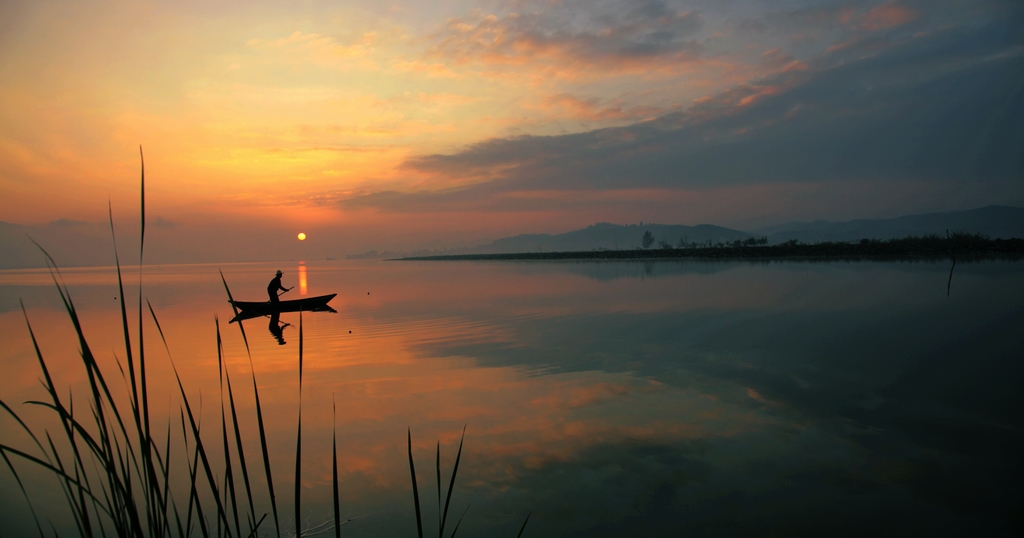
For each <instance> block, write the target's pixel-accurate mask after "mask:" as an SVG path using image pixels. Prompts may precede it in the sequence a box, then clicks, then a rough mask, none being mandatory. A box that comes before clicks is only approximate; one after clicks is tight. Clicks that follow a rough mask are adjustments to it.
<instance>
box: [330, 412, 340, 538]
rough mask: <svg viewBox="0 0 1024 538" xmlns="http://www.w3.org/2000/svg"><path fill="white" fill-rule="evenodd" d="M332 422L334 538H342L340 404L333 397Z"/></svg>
mask: <svg viewBox="0 0 1024 538" xmlns="http://www.w3.org/2000/svg"><path fill="white" fill-rule="evenodd" d="M331 422H332V424H333V426H334V429H333V432H332V443H333V444H332V445H331V466H332V468H331V471H332V481H331V483H332V485H333V486H334V538H341V503H340V502H339V498H338V404H337V402H335V401H334V395H333V394H332V395H331Z"/></svg>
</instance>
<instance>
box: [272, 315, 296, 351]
mask: <svg viewBox="0 0 1024 538" xmlns="http://www.w3.org/2000/svg"><path fill="white" fill-rule="evenodd" d="M289 325H291V323H284V324H282V323H281V314H278V313H277V312H274V313H273V314H271V315H270V327H268V328H269V329H270V334H272V335H274V339H275V340H277V345H279V346H283V345H285V341H284V328H285V327H287V326H289Z"/></svg>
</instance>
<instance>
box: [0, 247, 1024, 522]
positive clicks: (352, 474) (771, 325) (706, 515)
mask: <svg viewBox="0 0 1024 538" xmlns="http://www.w3.org/2000/svg"><path fill="white" fill-rule="evenodd" d="M958 266H960V269H957V279H958V295H957V297H949V298H947V297H946V296H945V294H942V293H941V291H942V290H941V284H942V283H943V281H947V282H948V280H947V279H948V270H949V267H948V265H945V264H943V263H932V264H928V263H923V264H899V263H891V264H890V263H852V264H842V263H840V264H800V263H786V264H744V263H739V264H737V263H696V264H687V263H679V262H676V263H670V264H662V263H657V264H653V265H645V264H642V263H633V264H630V263H621V264H608V263H604V264H602V263H594V264H554V263H536V264H528V263H521V264H495V263H479V264H473V263H467V264H444V263H408V264H406V263H381V262H366V263H348V262H337V263H332V264H325V265H322V266H321V265H319V264H314V265H311V266H310V267H308V269H307V271H308V273H311V274H310V277H311V278H310V284H311V285H313V286H314V287H313V288H311V289H310V292H311V293H314V294H315V293H323V292H324V291H332V292H337V293H338V300H335V301H334V302H333V304H334V305H335V306H336V307H337V310H338V312H337V314H335V315H331V316H303V324H304V339H305V340H304V342H305V354H306V355H305V360H306V363H305V364H306V365H307V368H308V369H307V372H306V375H307V377H306V381H305V385H304V387H303V390H304V395H303V413H304V422H303V451H304V452H303V455H304V463H303V473H304V474H303V480H302V482H301V487H302V488H303V490H302V491H303V494H302V498H303V503H304V517H306V518H308V521H309V522H310V524H314V523H318V522H320V521H323V520H326V519H327V518H329V517H330V513H331V510H332V508H331V506H332V497H331V489H330V476H331V459H330V447H331V433H332V430H331V427H332V407H331V405H332V397H334V398H336V399H337V400H336V401H337V409H338V419H337V425H338V440H339V454H338V462H339V474H340V476H341V481H342V490H341V492H340V493H341V496H342V498H341V502H342V507H343V508H342V512H343V516H345V517H351V516H366V517H360V518H359V519H357V521H355V522H353V523H352V524H351V525H350V526H346V528H345V531H347V532H349V533H352V534H357V535H376V536H388V535H400V534H408V533H410V531H411V532H415V531H414V529H415V527H414V525H415V523H414V521H415V516H414V513H413V509H412V506H411V500H410V498H411V495H409V493H410V492H409V483H408V481H409V470H408V466H407V459H406V454H405V452H404V451H405V444H404V443H405V431H406V430H405V428H406V426H410V427H411V428H412V431H413V439H414V441H415V443H416V444H414V447H413V450H414V452H415V456H416V461H417V463H419V462H421V461H431V460H433V458H434V450H435V447H436V445H435V440H439V441H440V445H441V452H442V455H443V458H444V459H445V461H443V462H442V464H441V465H442V467H444V468H450V467H451V464H452V461H451V459H452V458H453V457H454V453H455V450H456V449H457V447H458V437H459V434H460V432H461V429H462V426H463V424H465V423H468V424H469V428H468V431H467V436H466V451H465V452H464V453H463V456H462V458H463V459H462V464H461V467H460V471H459V483H458V484H457V485H456V490H455V495H454V499H453V501H454V502H455V503H456V504H455V505H454V508H453V509H455V510H457V511H459V512H460V513H461V510H462V509H463V508H464V507H465V505H466V504H468V503H470V502H472V509H471V510H470V512H469V514H468V515H467V516H466V520H465V523H464V524H463V527H465V529H461V530H464V532H466V534H467V535H493V534H499V535H514V532H515V530H516V529H517V525H518V524H521V522H522V519H523V517H524V516H525V514H526V513H527V512H533V514H534V515H533V517H531V520H530V527H529V528H528V530H527V532H526V535H530V536H621V535H639V534H643V535H677V534H686V533H689V534H703V535H720V536H721V535H732V536H739V535H744V536H747V535H765V534H778V535H794V534H879V533H881V534H909V535H921V534H925V533H929V534H935V535H965V534H978V535H998V534H1000V533H1007V529H1009V528H1011V527H1012V526H1013V524H1014V522H1015V521H1018V520H1017V519H1015V518H1016V516H1015V515H1014V513H1015V509H1016V507H1019V506H1020V504H1021V493H1020V492H1019V484H1020V483H1021V479H1022V478H1024V473H1022V468H1021V465H1020V463H1019V456H1018V454H1019V453H1021V452H1022V450H1024V434H1022V433H1021V432H1022V431H1024V429H1022V426H1024V424H1022V418H1021V416H1020V413H1019V410H1020V409H1022V408H1024V393H1022V392H1021V391H1020V390H1019V386H1020V384H1021V383H1022V382H1024V366H1022V365H1021V363H1020V361H1019V352H1020V349H1021V348H1022V343H1024V341H1022V337H1021V336H1020V335H1019V327H1020V326H1022V325H1024V278H1021V277H1022V276H1024V267H1022V266H1021V264H1014V263H1011V262H993V263H984V264H968V263H965V264H958ZM268 267H269V266H267V265H263V264H246V265H238V266H230V267H225V268H224V272H225V275H226V276H227V278H228V280H229V281H230V282H231V285H232V289H236V288H237V289H260V287H261V286H262V284H263V279H264V278H265V276H264V275H265V274H266V273H267V271H268ZM163 271H164V272H162V273H159V274H154V275H147V276H146V282H147V286H150V287H149V288H148V289H147V291H146V294H147V299H149V300H150V301H151V302H152V303H153V305H154V309H155V310H156V311H157V313H158V314H159V315H160V319H161V324H162V326H163V328H164V330H165V332H166V333H167V339H168V342H169V346H170V348H171V351H172V353H173V354H174V358H175V362H176V364H177V365H178V367H179V369H180V371H181V372H182V375H183V378H184V380H185V383H186V390H188V391H189V392H190V397H191V395H193V394H194V395H196V398H197V401H198V398H199V396H200V395H205V396H206V401H207V406H206V408H205V410H204V413H205V414H206V415H207V416H206V419H207V420H212V421H214V422H213V424H216V421H217V420H219V417H218V416H217V414H218V413H219V410H217V409H216V407H217V406H216V403H214V404H212V405H211V404H210V403H209V398H210V395H216V394H217V391H218V380H217V374H216V372H217V368H216V350H215V349H214V347H213V346H212V344H211V342H212V336H213V323H212V316H213V314H214V313H218V314H221V315H224V314H228V315H230V311H229V310H228V306H227V305H225V304H224V298H223V289H222V287H221V285H220V281H219V277H218V276H217V275H216V268H204V267H196V268H166V269H164V270H163ZM313 273H315V275H314V274H313ZM76 274H80V278H79V277H78V276H75V277H73V278H79V280H76V281H75V282H76V283H75V284H72V292H73V294H74V297H75V300H76V304H78V306H79V308H80V311H81V313H82V317H83V319H84V320H85V324H86V328H87V329H88V330H89V334H90V335H92V337H94V338H96V340H95V341H91V343H92V344H93V348H94V349H97V350H119V349H121V348H120V347H119V345H118V344H117V340H118V334H119V330H120V329H119V327H120V313H119V311H118V310H117V308H116V302H114V301H112V300H111V296H112V295H111V293H109V291H110V290H111V289H113V288H114V287H116V279H108V280H103V279H100V278H99V277H97V276H95V275H92V274H91V273H90V274H86V273H85V272H81V273H76ZM0 277H3V275H0ZM34 278H35V277H32V278H29V277H26V278H25V280H24V281H23V282H24V284H18V283H17V282H18V280H17V279H15V278H14V277H10V278H8V279H7V280H2V279H0V298H3V299H4V300H6V298H8V297H18V296H22V297H25V298H26V304H27V306H28V310H29V315H30V317H31V318H32V321H33V327H34V328H35V329H36V330H37V335H38V336H39V337H40V342H41V343H42V346H43V349H42V351H43V353H44V354H46V355H47V356H48V357H49V356H56V357H68V359H67V360H68V361H71V359H74V358H75V356H74V355H75V351H74V349H75V348H74V346H75V341H74V338H72V337H70V336H69V335H68V334H67V333H68V328H67V327H68V323H67V321H66V318H65V317H62V316H63V314H62V313H61V312H60V310H59V309H60V304H59V302H58V301H54V300H53V299H52V297H50V295H49V294H51V293H52V290H50V288H48V287H47V283H46V281H45V279H41V280H42V283H41V284H35V283H33V282H35V280H32V279H34ZM150 282H153V284H152V285H150V284H149V283H150ZM51 285H52V284H51ZM318 287H319V288H318ZM126 288H127V290H126V291H128V293H131V292H130V290H131V286H130V285H128V284H126ZM367 291H372V294H370V295H368V294H367ZM134 300H135V298H133V297H129V304H132V301H134ZM7 306H8V305H4V304H0V322H2V323H4V324H5V325H6V326H14V325H21V324H22V323H23V322H22V321H21V320H20V318H19V316H20V312H17V311H12V310H14V309H16V308H17V307H16V303H15V306H13V307H10V308H8V307H7ZM197 312H202V313H208V315H205V316H197V315H196V313H197ZM292 316H294V317H293V318H289V317H288V314H287V313H286V314H278V315H277V316H274V315H269V317H270V320H271V324H270V332H271V334H272V335H273V339H267V338H265V336H264V337H262V338H252V337H251V336H250V338H251V339H252V341H251V342H250V344H251V348H252V356H253V363H252V368H253V369H254V370H255V372H253V373H254V374H255V378H256V380H257V382H258V384H259V386H260V387H261V393H260V396H261V399H262V402H263V403H262V405H263V410H264V413H265V417H264V418H265V420H266V421H267V430H268V431H267V435H268V439H269V441H270V446H269V450H270V453H271V463H272V464H273V467H274V470H275V473H276V474H275V482H277V481H278V480H280V481H281V483H280V484H275V486H277V487H278V490H279V498H278V502H279V503H287V502H289V500H288V498H286V497H287V496H286V495H285V494H281V493H280V492H288V491H291V489H290V488H292V487H293V484H291V483H290V480H291V479H292V478H291V477H290V476H289V472H290V471H288V470H289V469H293V468H294V456H295V453H294V450H295V443H294V441H295V429H296V424H295V417H296V413H295V411H296V409H297V407H298V397H297V386H296V376H295V373H296V365H297V350H296V349H295V348H296V346H294V345H293V346H281V345H280V342H281V341H283V340H284V332H285V327H287V326H288V325H287V322H291V323H294V324H297V318H298V316H297V315H294V314H293V315H292ZM275 318H276V319H275ZM231 329H232V330H230V331H225V333H224V335H223V337H224V343H225V359H224V360H225V368H227V369H228V370H229V371H230V373H231V377H232V378H235V383H236V386H237V385H242V383H239V382H238V381H237V380H238V379H239V378H241V379H245V378H247V377H248V376H249V375H250V372H251V370H250V363H249V361H248V358H247V356H246V352H245V347H244V343H243V342H242V340H241V334H240V332H239V331H237V330H234V327H232V328H231ZM276 329H280V338H278V334H275V333H274V331H275V330H276ZM147 330H149V328H148V327H147ZM260 332H262V329H260ZM204 334H206V335H210V338H206V339H203V338H196V337H195V335H204ZM289 334H290V335H291V340H292V343H294V338H295V335H294V334H291V333H289ZM150 340H152V342H149V341H147V350H148V351H147V356H148V357H151V358H150V360H151V361H152V363H151V366H150V367H151V368H152V370H151V371H152V373H153V379H163V378H170V377H168V376H170V375H172V374H170V372H169V366H168V365H167V364H168V363H167V362H166V361H165V359H164V356H163V355H161V354H160V353H163V349H162V348H160V347H154V348H152V349H150V348H149V347H148V346H149V345H150V344H156V342H157V340H156V339H150ZM118 353H119V354H121V355H123V352H120V351H118ZM112 355H113V354H112V353H108V354H107V355H106V356H104V357H101V358H100V359H99V360H100V361H101V367H103V368H104V369H105V370H106V371H110V372H117V371H118V370H117V364H116V361H115V359H114V358H113V357H112ZM0 359H2V360H3V364H4V367H5V371H6V372H7V375H6V376H5V380H6V381H5V385H4V386H3V394H2V395H0V396H2V397H3V398H4V399H5V401H7V402H17V401H25V400H31V399H38V394H37V393H38V390H39V389H38V383H37V381H36V380H37V378H38V377H39V374H38V372H37V366H36V365H35V363H34V355H33V351H32V347H31V343H30V342H28V340H27V337H26V336H25V335H24V334H23V333H21V332H15V333H14V334H13V335H12V337H11V338H10V339H9V340H6V341H0ZM67 364H73V363H72V362H68V363H67ZM211 365H212V366H211ZM66 370H67V371H61V372H58V375H60V376H63V377H62V378H61V379H59V380H58V384H61V386H67V387H71V389H72V390H73V391H74V392H75V393H76V394H78V393H79V391H87V390H88V389H87V386H85V385H83V384H82V383H81V382H80V381H77V380H76V378H75V377H74V375H73V373H72V371H71V370H72V369H71V368H68V369H66ZM172 388H174V387H162V386H159V385H157V386H155V387H154V388H153V389H152V390H153V393H154V394H153V395H152V397H151V401H152V402H159V404H158V403H154V408H155V410H154V413H155V416H158V417H161V419H160V420H159V421H158V424H159V427H160V428H164V427H166V425H167V420H166V417H167V416H171V417H177V416H178V413H179V411H178V409H177V408H176V404H173V403H171V402H173V401H176V400H172V397H173V391H172V390H171V389H172ZM175 390H176V389H175ZM235 396H236V398H237V404H238V406H239V413H240V415H243V416H249V417H251V415H252V413H253V405H254V403H253V401H252V395H251V393H250V394H248V395H246V394H243V393H241V392H239V393H236V395H235ZM158 405H163V408H159V409H157V406H158ZM4 419H5V420H6V417H4ZM7 424H8V422H4V423H3V426H2V427H0V441H2V442H5V443H6V442H8V441H9V440H10V438H11V437H12V436H13V435H14V434H15V432H16V431H17V428H16V427H11V428H7V427H6V426H7ZM174 427H175V428H178V429H180V426H179V425H178V424H177V422H174ZM212 429H213V430H216V427H214V428H212ZM161 431H162V429H161ZM242 436H243V438H244V441H245V443H247V445H246V446H255V447H259V437H258V434H257V431H256V428H255V426H254V425H253V422H252V420H251V419H249V421H248V422H245V423H244V424H243V425H242ZM254 451H255V452H254V453H258V452H259V448H255V449H254ZM430 467H431V466H430V465H428V466H427V469H429V468H430ZM307 469H308V471H307ZM417 469H418V471H419V474H420V484H421V486H422V485H423V484H425V483H429V482H430V481H431V480H432V479H433V476H432V474H433V473H432V471H428V472H426V474H424V471H422V470H420V468H419V466H417ZM250 471H251V470H250ZM4 472H6V471H4ZM23 477H24V476H23ZM11 483H12V481H11V480H7V479H6V475H5V479H4V480H3V485H2V486H0V489H2V490H4V491H5V493H2V494H3V495H4V496H3V499H5V500H7V499H10V500H11V501H10V502H9V503H6V502H5V504H6V505H7V506H8V507H9V508H0V518H2V519H3V521H5V522H6V521H13V522H14V527H16V528H14V530H12V532H13V533H14V534H15V535H17V534H18V532H17V530H18V529H20V528H22V525H23V523H24V527H25V528H26V529H29V530H31V522H23V521H22V520H21V519H19V517H18V516H15V515H10V514H11V513H12V512H13V511H16V510H18V509H19V508H18V507H20V506H22V505H19V504H17V503H18V502H21V501H19V500H18V499H19V497H18V493H17V491H16V490H12V492H11V493H9V494H8V493H6V491H7V490H10V489H12V488H15V487H16V486H12V485H11ZM421 493H422V494H425V493H424V491H423V490H421ZM256 502H257V503H258V504H261V505H263V506H264V508H259V507H258V509H261V510H263V511H266V508H265V506H266V505H267V502H268V501H267V500H266V499H263V500H260V499H257V500H256ZM423 502H424V504H425V505H429V504H430V503H432V502H433V498H432V497H428V498H425V499H423ZM261 513H262V512H261ZM424 517H425V518H434V517H436V516H434V515H432V514H431V511H430V510H426V511H425V514H424ZM424 524H425V525H426V526H428V527H429V528H432V525H434V524H436V521H432V520H429V519H428V520H427V521H425V522H424ZM289 525H291V528H294V523H293V522H290V521H284V522H283V526H284V527H288V526H289ZM883 529H884V530H883ZM26 532H28V531H26ZM23 534H24V533H23Z"/></svg>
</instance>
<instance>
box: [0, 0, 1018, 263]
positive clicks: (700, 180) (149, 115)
mask: <svg viewBox="0 0 1024 538" xmlns="http://www.w3.org/2000/svg"><path fill="white" fill-rule="evenodd" d="M139 145H141V146H142V147H143V149H144V151H145V157H146V181H147V183H146V187H147V193H146V194H147V204H148V206H147V213H148V217H149V218H150V219H151V220H152V222H153V223H154V230H158V229H164V230H172V231H174V232H173V234H172V233H171V232H168V233H169V234H171V235H175V236H176V237H178V238H179V239H178V240H180V241H184V239H182V238H183V237H184V238H187V239H188V241H190V242H193V243H202V244H206V245H207V246H208V247H210V248H214V246H215V245H218V244H224V243H225V242H228V241H229V240H230V242H232V243H238V242H239V241H250V242H260V241H261V240H262V239H261V238H266V237H270V236H273V237H275V238H277V237H280V238H281V239H280V240H281V241H284V240H285V239H284V238H288V239H289V240H290V241H291V243H289V244H292V243H294V244H295V245H297V244H298V242H297V241H295V240H294V239H295V234H297V233H298V232H299V231H305V232H307V233H308V234H309V239H308V240H307V241H305V242H304V243H303V247H302V248H309V249H320V250H318V251H317V252H323V251H329V252H339V253H346V252H360V251H362V250H364V249H367V248H377V249H384V248H394V249H402V248H405V249H413V248H423V247H441V246H455V245H463V244H475V243H476V242H479V241H484V240H490V239H495V238H498V237H502V236H508V235H514V234H519V233H527V232H530V233H535V232H547V233H561V232H565V231H569V230H572V229H577V228H582V227H584V226H587V225H589V224H593V223H595V222H599V221H607V222H616V223H635V222H637V221H646V222H660V223H666V224H691V225H692V224H700V223H714V224H720V225H725V226H731V227H736V228H740V229H750V228H753V227H756V226H760V225H769V224H778V223H781V222H786V221H791V220H812V219H819V218H823V219H829V220H845V219H852V218H883V217H894V216H899V215H904V214H910V213H919V212H928V211H944V210H960V209H970V208H974V207H980V206H983V205H989V204H1002V205H1018V206H1019V205H1024V149H1022V148H1024V7H1022V5H1021V3H1020V2H1019V1H1014V0H1009V1H1003V0H971V1H959V0H928V1H914V0H908V1H886V2H879V1H873V0H867V1H857V0H842V1H831V0H825V1H793V0H779V1H773V2H767V1H748V0H735V1H721V0H718V1H705V0H694V1H671V0H663V1H658V0H652V1H645V0H631V1H627V0H585V1H584V0H562V1H558V0H537V1H533V0H522V1H474V0H440V1H430V2H426V1H422V2H421V1H394V2H392V1H388V0H374V1H369V0H349V1H340V0H339V1H331V2H328V1H323V2H321V1H314V0H310V1H281V2H269V1H268V2H259V1H246V2H241V1H215V2H210V1H202V2H199V1H191V0H185V1H175V2H170V1H166V2H165V1H148V2H147V1H124V2H122V1H102V2H98V1H97V2H82V1H54V2H50V1H39V0H33V1H20V0H5V1H4V2H2V3H0V220H2V221H5V222H8V223H14V224H22V225H42V224H45V223H48V222H51V221H57V220H60V219H68V220H71V221H82V222H84V223H100V222H104V221H105V220H106V218H107V201H108V199H110V200H111V202H112V206H113V209H114V212H115V215H116V216H120V217H123V218H125V219H130V218H131V216H132V215H137V212H138V175H139V173H138V169H139V160H138V158H139V155H138V147H139ZM169 237H170V236H169ZM243 238H244V239H243ZM328 239H329V241H330V249H327V246H326V245H325V242H324V241H327V240H328ZM168 240H169V241H170V239H168ZM275 240H277V239H275ZM318 240H319V241H320V243H318V242H317V241H318ZM218 242H219V243H218ZM217 248H220V247H217ZM294 248H299V247H294Z"/></svg>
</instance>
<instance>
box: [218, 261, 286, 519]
mask: <svg viewBox="0 0 1024 538" xmlns="http://www.w3.org/2000/svg"><path fill="white" fill-rule="evenodd" d="M218 272H219V273H220V281H221V282H222V283H223V284H224V291H225V292H227V294H228V302H230V303H231V310H232V311H233V312H234V313H235V315H236V316H237V315H238V308H236V307H235V303H234V298H233V297H232V296H231V288H229V287H228V281H227V280H226V279H225V278H224V272H223V271H218ZM238 330H239V331H241V333H242V341H243V342H245V352H246V354H247V355H248V356H249V369H250V370H251V371H252V392H253V395H254V396H255V398H256V422H257V424H258V425H259V429H260V448H261V449H262V451H263V470H264V473H265V474H266V478H267V491H268V493H269V494H270V509H271V512H272V513H273V514H274V530H275V531H276V533H277V538H281V524H280V520H279V518H278V517H277V495H275V494H274V475H273V473H271V472H270V451H269V450H267V430H266V428H265V427H264V425H263V406H262V405H260V391H259V389H258V388H257V387H256V367H255V366H254V365H253V363H252V352H251V351H250V350H249V340H248V339H247V338H246V336H245V327H244V326H243V325H242V322H241V321H239V322H238Z"/></svg>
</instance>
